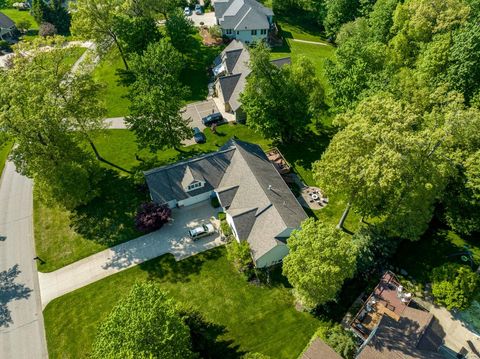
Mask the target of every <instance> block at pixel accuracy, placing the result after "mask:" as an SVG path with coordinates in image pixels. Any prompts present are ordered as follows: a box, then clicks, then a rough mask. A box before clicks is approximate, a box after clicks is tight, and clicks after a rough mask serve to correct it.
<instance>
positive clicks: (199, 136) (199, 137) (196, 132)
mask: <svg viewBox="0 0 480 359" xmlns="http://www.w3.org/2000/svg"><path fill="white" fill-rule="evenodd" d="M193 139H194V140H195V142H196V143H205V142H207V138H206V137H205V135H204V134H203V132H202V131H200V129H199V128H198V127H194V128H193Z"/></svg>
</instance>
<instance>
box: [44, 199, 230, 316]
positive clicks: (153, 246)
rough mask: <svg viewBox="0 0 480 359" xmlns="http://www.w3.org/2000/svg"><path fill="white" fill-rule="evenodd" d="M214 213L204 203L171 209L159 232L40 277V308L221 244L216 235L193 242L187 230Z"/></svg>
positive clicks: (211, 208)
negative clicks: (142, 267)
mask: <svg viewBox="0 0 480 359" xmlns="http://www.w3.org/2000/svg"><path fill="white" fill-rule="evenodd" d="M216 213H217V211H216V210H215V209H214V208H213V207H212V206H211V205H210V201H204V202H201V203H198V204H195V205H193V206H189V207H184V208H181V209H174V210H173V213H172V217H173V220H172V222H171V223H168V224H166V225H165V226H164V227H163V228H162V229H160V230H159V231H156V232H153V233H149V234H147V235H145V236H142V237H139V238H137V239H134V240H131V241H128V242H125V243H122V244H119V245H117V246H114V247H111V248H109V249H106V250H104V251H102V252H99V253H96V254H94V255H92V256H90V257H87V258H84V259H82V260H80V261H78V262H75V263H72V264H70V265H68V266H66V267H63V268H61V269H59V270H57V271H55V272H51V273H39V280H40V291H41V294H42V306H43V308H45V306H46V305H47V304H48V303H49V302H50V301H51V300H53V299H55V298H57V297H60V296H62V295H64V294H66V293H69V292H71V291H74V290H75V289H78V288H81V287H83V286H86V285H88V284H90V283H93V282H96V281H97V280H100V279H102V278H105V277H108V276H110V275H112V274H115V273H118V272H120V271H122V270H125V269H128V268H131V267H133V266H135V265H137V264H140V263H142V262H145V261H147V260H149V259H153V258H156V257H158V256H161V255H163V254H165V253H172V254H173V255H174V256H175V259H176V260H181V259H184V258H187V257H190V256H192V255H195V254H197V253H200V252H203V251H206V250H209V249H212V248H215V247H218V246H220V245H222V244H224V243H223V242H222V240H221V238H220V234H219V233H215V234H213V235H211V236H209V237H205V238H202V239H199V240H197V241H195V242H194V241H192V240H191V239H190V238H189V237H188V230H189V229H191V228H194V227H196V226H198V225H199V224H201V223H208V222H209V221H210V218H211V217H212V216H216Z"/></svg>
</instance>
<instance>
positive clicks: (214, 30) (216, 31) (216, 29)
mask: <svg viewBox="0 0 480 359" xmlns="http://www.w3.org/2000/svg"><path fill="white" fill-rule="evenodd" d="M208 33H209V34H210V35H211V36H212V37H222V29H221V28H220V26H219V25H214V26H211V27H209V28H208Z"/></svg>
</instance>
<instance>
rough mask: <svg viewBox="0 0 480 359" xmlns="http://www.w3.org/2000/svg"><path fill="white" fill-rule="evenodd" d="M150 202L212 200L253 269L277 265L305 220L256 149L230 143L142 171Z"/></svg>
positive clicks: (172, 204)
mask: <svg viewBox="0 0 480 359" xmlns="http://www.w3.org/2000/svg"><path fill="white" fill-rule="evenodd" d="M145 178H146V181H147V184H148V187H149V189H150V195H151V197H152V200H153V201H154V202H156V203H159V204H167V205H168V206H169V207H170V208H174V207H186V206H190V205H192V204H195V203H199V202H201V201H205V200H209V199H210V198H212V197H213V196H216V197H217V198H218V200H219V202H220V205H221V206H222V208H223V210H224V212H225V213H226V220H227V222H228V224H229V225H230V227H231V228H232V232H233V233H234V235H235V238H236V239H237V241H239V242H240V241H247V242H248V243H249V245H250V249H251V253H252V258H253V260H254V263H255V265H256V266H257V267H259V268H261V267H266V266H270V265H272V264H275V263H278V262H280V261H281V260H282V259H283V257H285V256H286V255H287V254H288V247H287V245H286V243H287V239H288V237H289V236H290V234H291V233H292V231H293V230H294V229H296V228H299V226H300V223H301V222H302V221H303V220H305V219H306V218H307V215H306V213H305V211H304V210H303V208H302V206H301V205H300V204H299V203H298V201H297V199H296V198H295V196H294V195H293V193H292V192H291V190H290V188H289V187H288V186H287V184H286V183H285V181H284V180H283V178H282V177H281V175H280V174H279V173H278V171H277V170H276V169H275V167H274V165H273V164H272V163H271V162H270V161H269V160H268V158H267V156H266V155H265V153H264V152H263V151H262V149H261V148H260V147H259V146H258V145H255V144H251V143H247V142H242V141H239V140H233V139H232V140H230V141H229V142H227V144H225V145H224V146H223V147H221V148H220V149H219V150H218V151H217V152H213V153H208V154H205V155H202V156H199V157H195V158H192V159H190V160H187V161H184V162H179V163H175V164H173V165H170V166H164V167H160V168H156V169H153V170H150V171H147V172H145Z"/></svg>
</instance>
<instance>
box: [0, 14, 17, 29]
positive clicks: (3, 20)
mask: <svg viewBox="0 0 480 359" xmlns="http://www.w3.org/2000/svg"><path fill="white" fill-rule="evenodd" d="M13 27H15V23H14V22H13V20H12V19H10V18H9V17H8V16H7V15H5V14H4V13H2V12H0V29H11V28H13Z"/></svg>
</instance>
